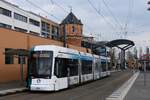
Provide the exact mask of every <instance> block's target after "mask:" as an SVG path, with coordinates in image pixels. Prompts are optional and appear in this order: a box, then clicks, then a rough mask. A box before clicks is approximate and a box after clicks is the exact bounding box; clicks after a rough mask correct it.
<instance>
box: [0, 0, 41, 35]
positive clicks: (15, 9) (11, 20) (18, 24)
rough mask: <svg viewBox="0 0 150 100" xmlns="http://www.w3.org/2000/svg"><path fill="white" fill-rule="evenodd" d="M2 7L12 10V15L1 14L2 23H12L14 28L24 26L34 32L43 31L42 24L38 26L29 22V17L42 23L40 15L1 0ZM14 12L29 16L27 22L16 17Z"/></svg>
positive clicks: (0, 5)
mask: <svg viewBox="0 0 150 100" xmlns="http://www.w3.org/2000/svg"><path fill="white" fill-rule="evenodd" d="M0 7H2V8H5V9H8V10H10V11H12V17H8V16H5V15H2V14H0V22H1V23H5V24H8V25H11V26H12V28H14V27H19V28H23V29H26V30H28V32H29V31H33V32H37V33H41V26H40V27H38V26H35V25H32V24H29V18H31V19H34V20H36V21H39V22H40V23H41V18H40V17H39V16H36V15H34V14H31V13H30V12H28V11H25V10H22V9H20V8H18V7H16V6H14V5H11V4H9V3H6V2H5V1H1V0H0ZM14 12H16V13H18V14H20V15H23V16H26V17H27V18H28V21H27V23H26V22H23V21H19V20H16V19H14Z"/></svg>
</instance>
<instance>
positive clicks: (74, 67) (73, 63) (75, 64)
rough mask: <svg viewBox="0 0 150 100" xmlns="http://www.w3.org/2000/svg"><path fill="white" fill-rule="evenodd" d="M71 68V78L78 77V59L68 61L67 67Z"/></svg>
mask: <svg viewBox="0 0 150 100" xmlns="http://www.w3.org/2000/svg"><path fill="white" fill-rule="evenodd" d="M66 66H67V67H68V68H69V76H76V75H78V60H77V59H67V65H66Z"/></svg>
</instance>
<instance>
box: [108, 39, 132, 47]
mask: <svg viewBox="0 0 150 100" xmlns="http://www.w3.org/2000/svg"><path fill="white" fill-rule="evenodd" d="M123 44H127V45H132V46H134V42H133V41H131V40H127V39H117V40H113V41H110V42H108V43H107V44H106V46H108V47H116V46H118V45H123Z"/></svg>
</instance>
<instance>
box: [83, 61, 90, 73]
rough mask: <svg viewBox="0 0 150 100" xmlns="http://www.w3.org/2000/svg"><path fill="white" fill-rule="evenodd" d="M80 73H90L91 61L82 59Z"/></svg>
mask: <svg viewBox="0 0 150 100" xmlns="http://www.w3.org/2000/svg"><path fill="white" fill-rule="evenodd" d="M81 63H82V74H83V75H84V74H90V73H92V61H90V60H82V61H81Z"/></svg>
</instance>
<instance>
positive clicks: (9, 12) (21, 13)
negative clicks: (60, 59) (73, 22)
mask: <svg viewBox="0 0 150 100" xmlns="http://www.w3.org/2000/svg"><path fill="white" fill-rule="evenodd" d="M0 19H1V20H0V27H4V28H8V29H13V30H16V31H20V32H25V33H30V34H34V35H37V36H42V37H45V38H51V37H52V38H55V39H56V36H57V37H58V36H59V34H58V33H59V24H58V23H56V22H53V21H51V20H49V19H46V18H44V17H41V16H40V15H37V14H35V13H32V12H29V11H25V10H23V9H21V8H19V7H18V6H16V5H14V4H11V3H9V2H7V1H5V0H0Z"/></svg>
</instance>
